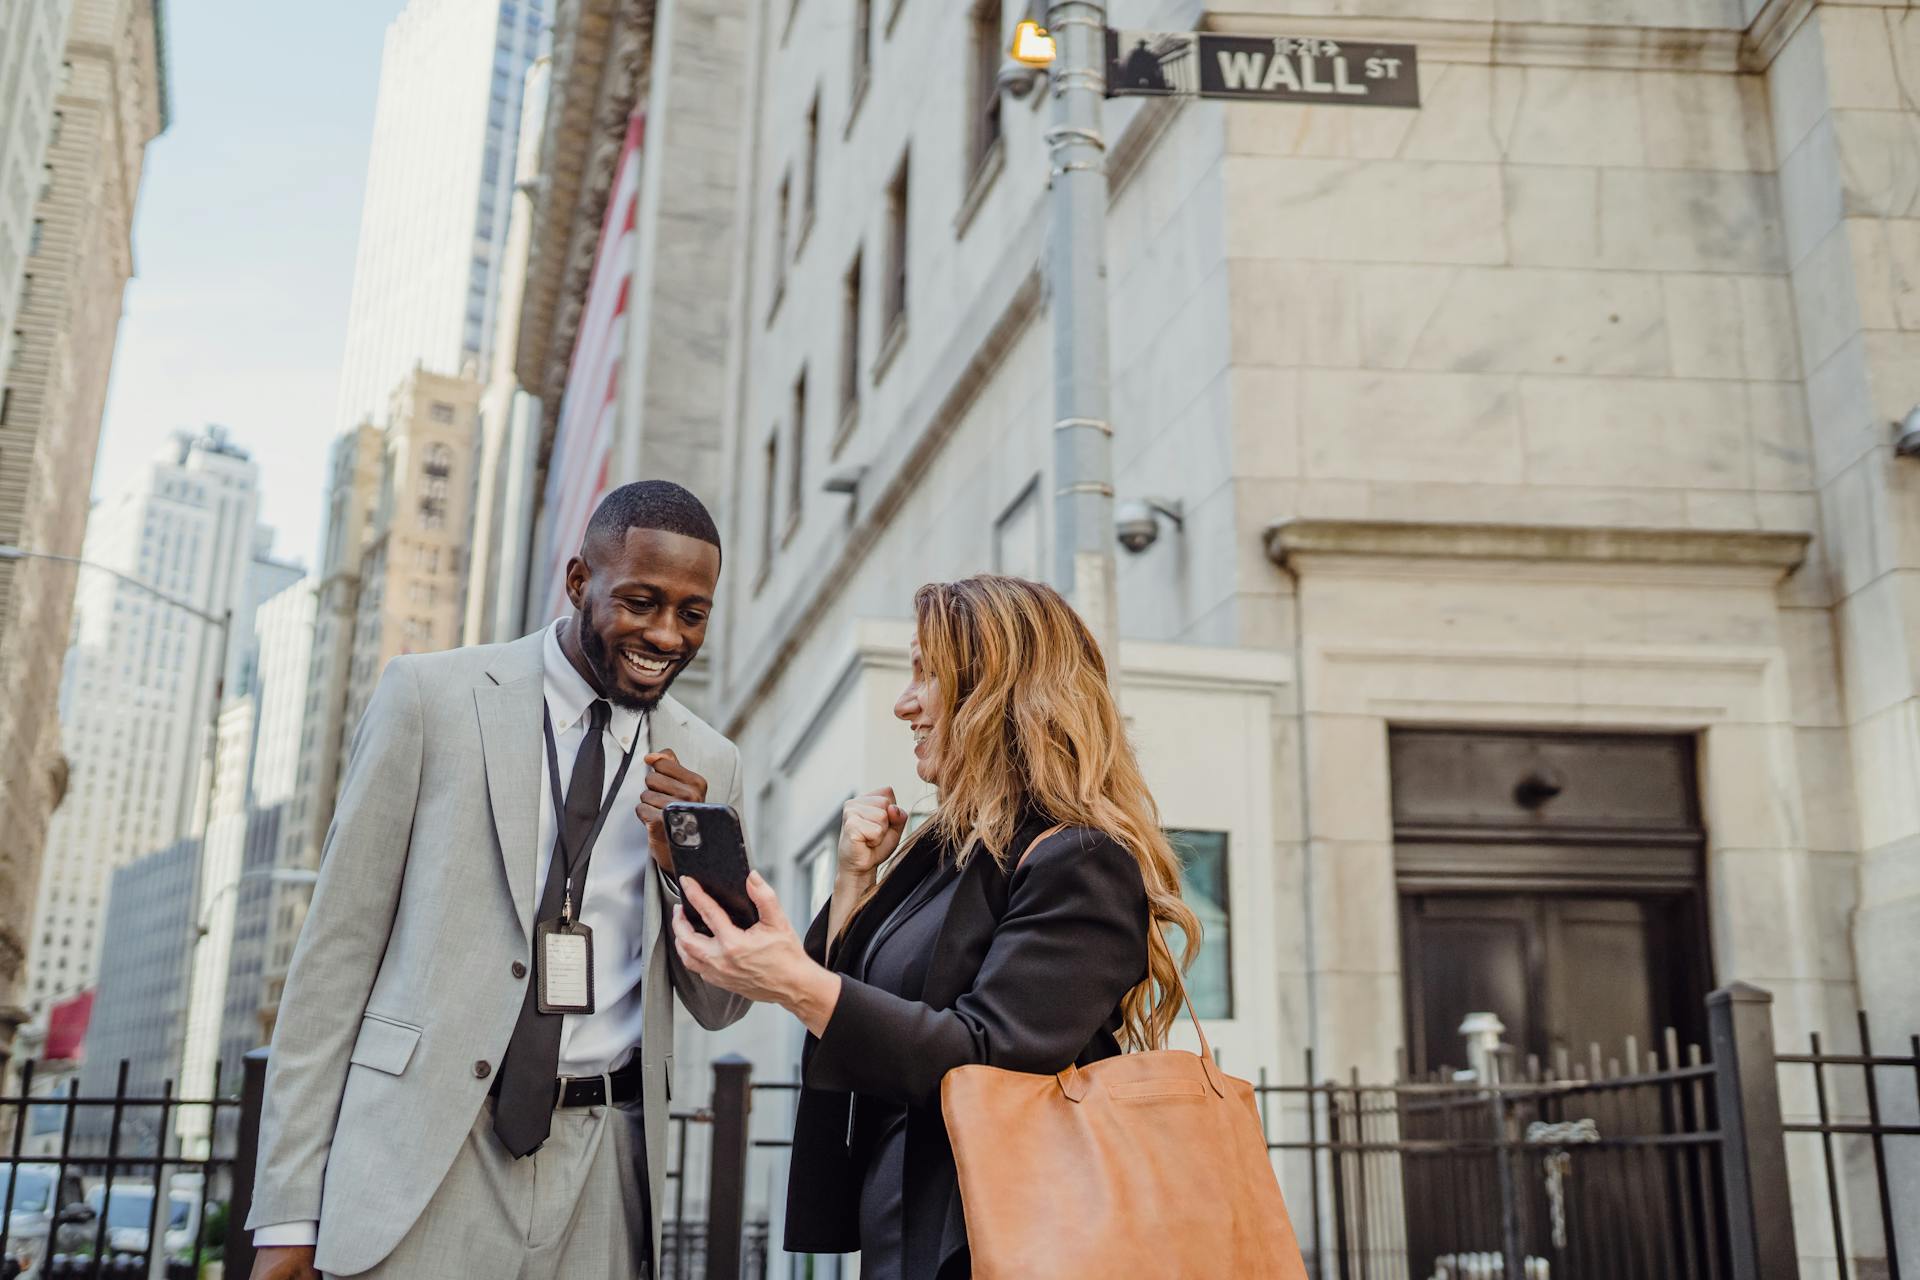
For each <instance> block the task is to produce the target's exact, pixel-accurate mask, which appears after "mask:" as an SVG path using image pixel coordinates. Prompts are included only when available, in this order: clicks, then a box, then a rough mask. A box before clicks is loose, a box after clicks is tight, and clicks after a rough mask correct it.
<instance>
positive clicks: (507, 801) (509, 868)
mask: <svg viewBox="0 0 1920 1280" xmlns="http://www.w3.org/2000/svg"><path fill="white" fill-rule="evenodd" d="M544 644H545V635H544V633H541V632H536V633H535V634H533V635H531V636H528V637H526V638H525V639H523V640H517V641H515V642H514V643H513V644H510V645H508V646H507V647H506V649H505V650H504V651H503V652H502V653H501V655H500V658H499V660H498V661H497V662H496V663H495V664H494V667H493V669H492V670H490V671H489V672H488V673H487V680H488V683H486V684H481V685H476V686H475V687H474V690H473V701H474V707H475V710H476V711H477V712H478V715H479V721H480V746H481V751H482V754H483V756H484V759H485V761H486V770H487V799H488V802H489V803H490V804H491V806H492V809H493V829H494V834H495V836H496V838H497V839H498V840H499V843H500V861H501V866H502V869H503V870H504V871H505V873H506V877H507V892H508V893H510V894H511V895H512V897H513V908H514V911H515V912H516V913H517V914H518V915H519V917H520V929H521V932H523V933H524V934H526V936H527V937H529V938H531V937H532V936H533V908H534V901H533V890H534V884H533V880H534V874H535V872H536V871H537V870H538V868H539V865H540V853H539V850H538V849H537V848H535V845H536V843H537V842H538V841H539V838H540V770H541V769H543V768H544V767H545V766H546V754H545V753H546V746H545V744H544V740H543V736H542V730H541V727H540V725H541V720H540V715H541V708H542V707H543V706H544V705H545V701H544V694H545V688H546V683H545V671H544V669H543V666H542V662H541V653H542V648H543V646H544Z"/></svg>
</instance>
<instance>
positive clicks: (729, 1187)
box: [707, 1053, 753, 1280]
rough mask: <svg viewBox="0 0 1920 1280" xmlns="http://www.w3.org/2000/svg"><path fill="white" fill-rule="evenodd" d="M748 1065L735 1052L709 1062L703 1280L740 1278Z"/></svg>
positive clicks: (749, 1103)
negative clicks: (710, 1135) (710, 1138)
mask: <svg viewBox="0 0 1920 1280" xmlns="http://www.w3.org/2000/svg"><path fill="white" fill-rule="evenodd" d="M752 1107H753V1064H752V1063H751V1062H748V1061H747V1060H746V1059H745V1058H743V1057H741V1056H740V1055H739V1054H737V1053H729V1054H727V1055H725V1056H724V1057H720V1058H716V1059H714V1063H713V1149H712V1153H711V1156H710V1158H709V1160H708V1164H707V1280H740V1251H741V1244H742V1235H743V1233H744V1231H745V1230H746V1222H747V1152H748V1150H749V1144H748V1135H747V1113H748V1112H749V1111H750V1110H752Z"/></svg>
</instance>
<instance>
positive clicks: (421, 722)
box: [247, 633, 747, 1275]
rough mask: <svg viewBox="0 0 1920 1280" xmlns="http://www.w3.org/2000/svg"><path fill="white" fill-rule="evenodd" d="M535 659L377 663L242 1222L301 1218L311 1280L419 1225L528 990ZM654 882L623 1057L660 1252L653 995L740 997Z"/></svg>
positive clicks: (721, 778)
mask: <svg viewBox="0 0 1920 1280" xmlns="http://www.w3.org/2000/svg"><path fill="white" fill-rule="evenodd" d="M542 644H543V636H542V635H541V634H539V633H536V634H534V635H531V636H528V637H527V638H525V639H523V640H517V641H515V642H513V643H511V644H505V645H485V646H480V647H476V648H470V649H455V650H451V651H449V652H445V653H433V654H421V655H418V656H413V657H401V658H395V659H394V660H393V662H392V663H390V664H389V665H388V667H387V670H386V673H385V674H384V675H383V676H382V677H381V679H380V685H379V688H378V689H377V690H376V691H375V693H374V695H373V701H372V703H371V704H370V705H369V706H368V707H367V713H366V716H365V718H364V719H362V721H361V722H360V727H359V729H358V730H357V731H356V734H355V737H354V743H353V752H352V757H351V759H350V761H349V763H348V765H347V770H346V776H345V778H344V780H343V782H342V784H341V789H340V800H339V804H338V805H337V807H336V810H335V814H334V820H333V826H332V829H331V830H330V831H328V833H327V845H326V851H325V854H324V856H323V860H322V863H321V867H320V881H319V884H318V886H317V887H316V888H315V890H314V895H313V905H312V907H311V909H310V910H309V912H308V915H307V922H306V927H305V928H304V929H303V931H302V932H301V935H300V941H299V944H298V946H297V947H296V948H295V950H294V954H293V963H292V967H291V969H290V970H289V972H288V974H287V985H286V991H285V994H284V995H283V997H282V1000H281V1005H280V1017H279V1022H278V1024H277V1026H276V1028H275V1031H274V1037H273V1056H272V1061H271V1063H270V1065H269V1066H268V1069H267V1094H266V1107H265V1111H264V1113H263V1115H262V1118H261V1125H260V1162H259V1168H258V1173H257V1175H256V1180H255V1183H254V1200H253V1212H252V1214H251V1216H250V1217H249V1218H248V1221H247V1226H248V1227H249V1228H253V1227H259V1226H269V1225H273V1224H276V1223H282V1222H298V1221H318V1222H319V1224H320V1239H319V1253H318V1257H317V1260H316V1261H317V1264H318V1266H319V1268H320V1270H322V1271H324V1272H328V1273H340V1274H344V1275H351V1274H354V1273H356V1272H360V1271H364V1270H366V1269H367V1268H369V1267H372V1266H374V1265H375V1264H376V1263H378V1262H379V1261H380V1260H381V1259H382V1258H384V1257H386V1256H387V1254H389V1253H390V1252H392V1250H393V1248H394V1246H395V1245H397V1244H398V1243H399V1242H400V1240H401V1238H402V1237H403V1236H405V1235H406V1233H407V1231H408V1229H409V1228H410V1227H412V1226H413V1224H414V1222H415V1221H417V1220H418V1219H419V1217H420V1214H421V1212H422V1210H424V1209H425V1208H426V1205H427V1202H428V1200H429V1199H430V1198H431V1197H432V1195H433V1193H434V1191H435V1189H436V1188H437V1187H438V1186H439V1185H440V1182H441V1179H442V1178H444V1177H445V1176H446V1173H447V1170H448V1169H449V1168H450V1167H452V1164H453V1158H454V1155H455V1153H456V1152H457V1151H458V1150H459V1148H460V1145H461V1143H462V1142H463V1141H465V1139H466V1136H467V1134H468V1132H469V1131H470V1130H471V1129H472V1127H473V1124H474V1121H475V1119H476V1117H477V1116H478V1114H479V1112H480V1108H481V1105H482V1103H483V1102H484V1101H485V1099H486V1096H487V1090H488V1087H489V1086H490V1085H491V1084H492V1083H493V1082H492V1079H491V1073H492V1072H493V1071H494V1070H497V1069H498V1068H499V1065H500V1060H501V1058H502V1056H503V1055H504V1054H505V1053H506V1048H507V1041H508V1039H509V1038H510V1037H511V1036H512V1034H513V1026H514V1022H515V1020H516V1019H517V1018H518V1017H519V1013H520V1005H521V1001H522V999H523V998H524V996H525V994H526V981H525V980H523V979H519V978H515V977H514V976H513V972H512V969H513V965H514V964H515V962H520V963H523V964H524V963H527V962H528V961H529V960H530V959H531V956H532V937H533V912H534V906H535V903H534V879H535V876H536V875H537V873H538V865H539V864H538V850H537V849H536V847H535V845H536V840H537V836H536V830H537V820H538V809H539V804H540V769H541V768H542V767H543V762H544V759H545V756H544V754H543V746H542V741H541V727H540V726H541V706H542V694H543V688H544V671H543V669H542V664H541V647H542ZM652 734H653V740H652V745H653V749H654V750H656V751H664V750H667V749H669V748H671V749H672V750H673V751H674V753H675V754H676V755H678V756H679V758H680V760H681V762H682V763H684V764H686V765H687V766H688V767H689V768H691V769H693V770H695V771H697V772H698V773H700V774H701V775H702V776H703V777H705V778H706V779H707V782H708V794H709V796H710V797H712V798H714V799H723V800H725V801H726V802H727V803H729V804H731V805H733V806H735V807H736V808H738V807H739V805H740V800H741V796H742V794H743V791H744V788H743V786H742V782H741V778H740V752H739V750H738V749H737V748H736V747H735V746H734V745H733V744H732V743H731V742H729V741H727V739H725V738H724V737H722V736H721V735H720V734H719V733H717V732H715V731H714V730H713V729H711V728H709V727H708V726H707V725H706V724H704V723H703V722H701V721H700V720H699V719H698V718H696V717H695V716H694V715H693V714H692V713H690V712H689V711H687V710H686V708H684V707H682V706H681V705H680V704H679V703H677V702H675V701H674V700H673V699H672V698H667V699H664V700H663V701H662V702H661V704H660V706H659V708H658V709H657V710H656V711H655V712H654V714H653V721H652ZM654 883H655V885H656V886H658V887H660V888H662V889H663V892H662V893H649V894H647V895H646V917H645V920H644V923H643V928H644V932H643V933H642V935H641V936H642V937H653V938H654V939H655V942H654V947H653V953H652V955H651V957H650V958H649V960H648V963H647V970H646V978H645V992H646V997H645V1019H644V1021H645V1029H644V1031H643V1033H642V1034H643V1037H644V1039H643V1042H642V1046H641V1047H642V1057H643V1059H644V1069H645V1072H646V1077H645V1098H644V1106H645V1112H646V1148H647V1170H648V1173H649V1175H650V1181H651V1183H652V1193H653V1201H652V1203H653V1204H654V1205H655V1206H656V1208H655V1214H654V1222H653V1233H654V1256H655V1257H658V1256H659V1240H660V1220H659V1211H658V1206H660V1205H662V1204H664V1203H665V1200H664V1198H663V1195H662V1192H663V1187H664V1182H663V1179H664V1175H665V1171H666V1164H667V1080H668V1078H669V1074H670V1071H671V1066H672V1057H673V996H672V994H671V992H672V991H678V992H679V993H680V999H681V1001H682V1003H684V1004H685V1005H686V1006H687V1009H688V1010H689V1011H690V1012H691V1013H692V1014H693V1016H694V1018H695V1019H697V1020H698V1021H699V1022H700V1024H701V1025H702V1026H705V1027H710V1028H716V1029H717V1028H719V1027H723V1026H726V1025H727V1024H729V1023H731V1022H734V1021H736V1020H737V1019H738V1018H739V1017H740V1016H741V1015H742V1014H743V1013H745V1012H746V1010H747V1002H746V1001H744V1000H741V999H739V998H738V997H735V996H732V995H729V994H727V993H726V992H723V991H720V990H718V989H717V988H713V987H709V986H707V985H706V984H705V983H704V982H702V981H701V980H700V979H699V978H697V977H695V976H694V975H692V974H690V973H688V972H687V971H686V970H685V969H684V968H683V967H682V966H681V965H680V963H679V959H678V957H677V956H676V955H675V953H674V949H673V944H672V938H671V936H670V930H669V929H667V928H666V927H665V922H664V920H663V916H662V910H661V903H662V902H663V900H666V899H670V898H671V896H672V893H671V889H670V888H668V887H667V881H666V879H665V877H659V878H657V879H656V880H655V882H654ZM482 1064H484V1068H483V1066H482ZM476 1211H478V1212H486V1208H485V1206H476Z"/></svg>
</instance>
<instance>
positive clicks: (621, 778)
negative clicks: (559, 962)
mask: <svg viewBox="0 0 1920 1280" xmlns="http://www.w3.org/2000/svg"><path fill="white" fill-rule="evenodd" d="M540 710H541V714H542V718H543V720H544V724H545V728H546V731H547V780H548V782H549V784H550V785H549V787H548V790H549V791H550V792H551V793H552V797H553V824H554V825H553V853H554V856H555V857H557V858H559V859H560V865H561V866H562V867H563V868H564V869H565V871H566V876H567V882H566V893H565V895H564V897H563V899H562V901H561V904H560V920H561V922H562V923H563V924H568V925H571V924H572V923H573V882H574V877H575V876H576V875H578V876H579V877H580V879H581V882H582V883H581V885H580V892H581V895H582V897H584V896H585V894H586V888H587V887H586V884H585V880H586V875H587V864H588V863H589V862H591V861H592V860H593V844H594V841H596V840H598V839H599V838H600V828H601V827H603V826H605V825H606V823H607V815H608V814H610V813H612V812H613V804H614V801H616V800H618V799H619V798H620V784H621V783H623V782H625V781H626V780H627V766H628V765H631V764H632V763H633V753H634V751H635V750H637V749H638V748H639V746H640V735H639V733H637V732H636V733H635V734H634V735H633V745H632V746H630V747H628V748H627V754H626V755H625V756H623V757H621V760H620V771H619V772H618V773H616V774H614V775H613V785H612V786H611V787H609V788H607V798H606V800H605V801H603V802H602V803H601V805H600V816H599V817H597V818H595V819H594V820H593V826H591V827H589V828H588V829H587V838H586V840H585V841H583V842H582V843H581V846H580V847H579V848H578V849H575V850H572V851H569V850H568V849H567V810H566V802H565V801H564V800H563V799H562V798H561V794H560V749H559V748H558V747H556V746H554V744H553V711H552V709H551V708H549V707H547V705H546V704H545V703H544V702H543V703H542V704H541V707H540ZM643 727H644V726H643ZM587 732H588V733H595V732H598V731H597V730H595V729H594V727H593V719H592V717H588V719H587ZM580 745H581V746H583V747H584V746H585V745H586V740H585V739H582V740H581V744H580ZM576 864H577V865H576Z"/></svg>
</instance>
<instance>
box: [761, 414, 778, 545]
mask: <svg viewBox="0 0 1920 1280" xmlns="http://www.w3.org/2000/svg"><path fill="white" fill-rule="evenodd" d="M779 497H780V428H778V427H775V428H774V429H773V433H772V434H771V435H769V436H768V437H767V449H766V466H765V469H764V472H763V474H762V477H761V483H760V576H761V577H762V578H763V579H764V578H765V577H766V576H767V573H768V571H769V570H771V569H772V568H773V528H774V525H773V508H774V504H775V502H776V501H778V499H779Z"/></svg>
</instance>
